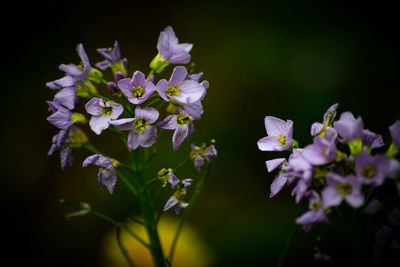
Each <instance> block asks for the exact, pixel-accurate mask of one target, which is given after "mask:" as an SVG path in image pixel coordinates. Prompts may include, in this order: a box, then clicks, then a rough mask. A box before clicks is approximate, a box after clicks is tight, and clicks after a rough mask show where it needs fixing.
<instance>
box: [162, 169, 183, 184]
mask: <svg viewBox="0 0 400 267" xmlns="http://www.w3.org/2000/svg"><path fill="white" fill-rule="evenodd" d="M157 176H158V179H159V180H160V181H161V182H162V186H163V187H165V186H166V185H167V183H170V184H171V187H172V188H175V186H176V185H177V184H178V183H179V182H180V180H179V179H178V178H177V177H176V176H175V174H174V172H173V170H172V169H171V168H168V169H166V168H162V169H161V170H160V171H159V172H158V173H157Z"/></svg>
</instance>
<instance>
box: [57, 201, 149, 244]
mask: <svg viewBox="0 0 400 267" xmlns="http://www.w3.org/2000/svg"><path fill="white" fill-rule="evenodd" d="M60 203H61V204H63V205H65V206H69V207H71V208H74V209H76V210H86V211H87V212H88V214H91V215H94V216H96V217H99V218H101V219H103V220H105V221H107V222H109V223H112V224H113V225H115V226H116V227H119V228H121V229H123V230H124V231H126V232H127V233H128V234H129V235H131V236H132V237H133V238H135V239H136V240H137V241H139V242H140V243H141V244H142V245H143V246H145V247H149V245H148V244H147V243H146V242H145V241H144V240H143V239H141V238H140V237H139V236H138V235H136V234H135V233H134V232H132V231H131V229H129V228H128V227H126V226H125V225H123V224H122V223H120V222H118V221H116V220H114V219H113V218H110V217H108V216H107V215H105V214H103V213H100V212H98V211H95V210H93V209H91V208H90V209H85V208H83V207H82V206H80V205H77V204H74V203H71V202H68V201H66V200H64V199H61V200H60Z"/></svg>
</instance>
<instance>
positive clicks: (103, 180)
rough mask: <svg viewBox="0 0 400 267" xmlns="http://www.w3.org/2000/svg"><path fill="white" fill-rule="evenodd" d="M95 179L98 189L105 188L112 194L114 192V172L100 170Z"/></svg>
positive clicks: (115, 178)
mask: <svg viewBox="0 0 400 267" xmlns="http://www.w3.org/2000/svg"><path fill="white" fill-rule="evenodd" d="M97 177H98V181H99V184H100V187H101V188H103V187H104V186H105V187H107V189H108V191H109V192H110V193H111V194H112V193H113V192H114V187H115V184H116V183H117V175H116V174H115V172H113V171H108V170H105V169H100V170H99V173H98V175H97Z"/></svg>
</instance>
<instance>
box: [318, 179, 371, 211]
mask: <svg viewBox="0 0 400 267" xmlns="http://www.w3.org/2000/svg"><path fill="white" fill-rule="evenodd" d="M326 183H327V186H326V188H325V189H324V191H323V192H322V199H323V200H324V208H325V209H326V208H329V207H332V206H338V205H339V204H340V203H341V202H342V200H343V199H345V200H346V201H347V203H349V204H350V205H351V206H352V207H354V208H358V207H360V206H361V205H362V204H363V201H364V196H363V194H362V193H361V183H360V182H359V180H358V179H357V178H356V177H354V176H346V177H342V176H340V175H338V174H335V173H328V174H327V176H326Z"/></svg>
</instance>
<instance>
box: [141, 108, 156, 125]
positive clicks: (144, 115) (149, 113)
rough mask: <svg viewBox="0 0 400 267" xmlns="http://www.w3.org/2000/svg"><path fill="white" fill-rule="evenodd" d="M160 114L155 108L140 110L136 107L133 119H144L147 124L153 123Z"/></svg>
mask: <svg viewBox="0 0 400 267" xmlns="http://www.w3.org/2000/svg"><path fill="white" fill-rule="evenodd" d="M159 115H160V114H159V113H158V111H157V110H156V109H155V108H140V107H136V109H135V118H136V119H144V120H146V121H148V122H149V123H154V122H155V121H156V120H158V116H159Z"/></svg>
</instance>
